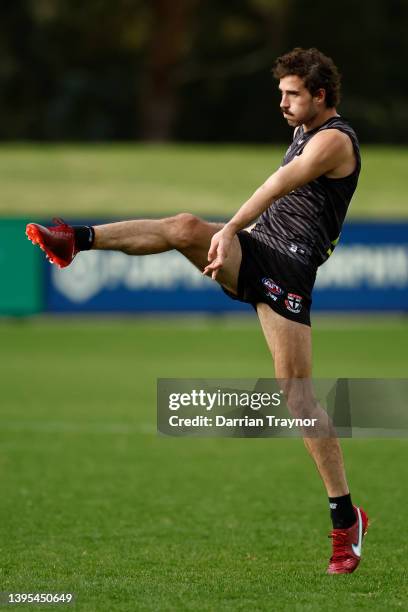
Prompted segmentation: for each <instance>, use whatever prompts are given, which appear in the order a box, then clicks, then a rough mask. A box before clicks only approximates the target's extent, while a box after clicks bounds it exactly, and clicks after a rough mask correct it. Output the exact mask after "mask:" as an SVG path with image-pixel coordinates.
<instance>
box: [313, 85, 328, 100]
mask: <svg viewBox="0 0 408 612" xmlns="http://www.w3.org/2000/svg"><path fill="white" fill-rule="evenodd" d="M313 97H314V98H316V101H317V102H319V103H320V104H322V103H324V101H325V100H326V90H325V89H324V88H323V87H321V88H320V89H318V90H317V91H316V93H315V94H314V96H313Z"/></svg>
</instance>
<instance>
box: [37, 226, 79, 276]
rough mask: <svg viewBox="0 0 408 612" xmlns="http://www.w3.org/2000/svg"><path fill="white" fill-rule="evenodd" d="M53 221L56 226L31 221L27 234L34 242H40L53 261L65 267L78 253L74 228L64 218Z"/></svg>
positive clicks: (40, 245)
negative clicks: (45, 225) (46, 225)
mask: <svg viewBox="0 0 408 612" xmlns="http://www.w3.org/2000/svg"><path fill="white" fill-rule="evenodd" d="M53 222H54V223H55V224H56V225H55V227H44V226H43V225H39V224H38V223H29V224H28V225H27V227H26V235H27V236H28V238H29V240H31V242H32V243H33V244H38V245H39V247H40V248H41V249H42V250H43V251H45V254H46V256H47V258H48V259H49V260H50V262H51V263H53V264H55V265H57V266H59V267H60V268H65V267H66V266H69V264H70V263H71V262H72V260H73V259H74V257H75V255H76V254H77V253H78V251H77V250H76V248H75V236H74V229H73V227H71V226H70V225H67V224H66V223H65V222H64V221H63V220H62V219H53Z"/></svg>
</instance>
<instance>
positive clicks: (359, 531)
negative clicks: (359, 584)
mask: <svg viewBox="0 0 408 612" xmlns="http://www.w3.org/2000/svg"><path fill="white" fill-rule="evenodd" d="M354 510H355V513H356V517H357V520H356V522H355V523H354V525H352V526H351V527H349V528H348V529H333V531H332V532H331V534H330V535H329V538H332V539H333V554H332V556H331V557H330V562H329V567H328V569H327V573H328V574H351V573H352V572H354V570H355V569H357V567H358V564H359V563H360V560H361V549H362V546H363V537H364V536H365V535H366V533H367V529H368V517H367V515H366V513H365V512H364V510H363V509H362V508H357V507H356V506H354Z"/></svg>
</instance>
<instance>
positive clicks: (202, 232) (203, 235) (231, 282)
mask: <svg viewBox="0 0 408 612" xmlns="http://www.w3.org/2000/svg"><path fill="white" fill-rule="evenodd" d="M223 226H224V224H223V223H208V222H207V221H201V220H200V221H199V223H198V225H197V228H196V231H195V232H194V241H193V244H192V245H190V246H188V247H185V248H183V249H180V252H181V253H182V254H183V255H184V256H185V257H187V259H189V260H190V261H191V263H193V264H194V265H195V266H196V267H197V268H198V269H199V270H201V272H202V271H203V270H204V268H205V267H206V265H207V264H208V250H209V248H210V244H211V239H212V237H213V236H214V234H216V233H217V232H218V231H219V230H220V229H222V227H223ZM241 260H242V251H241V245H240V243H239V238H238V236H234V239H233V241H232V244H231V249H230V252H229V254H228V257H227V259H226V261H225V264H224V266H223V268H222V269H221V270H220V271H219V272H218V274H217V282H218V283H219V284H220V285H222V286H223V287H225V288H226V289H228V291H231V292H232V293H234V294H237V292H238V275H239V269H240V267H241Z"/></svg>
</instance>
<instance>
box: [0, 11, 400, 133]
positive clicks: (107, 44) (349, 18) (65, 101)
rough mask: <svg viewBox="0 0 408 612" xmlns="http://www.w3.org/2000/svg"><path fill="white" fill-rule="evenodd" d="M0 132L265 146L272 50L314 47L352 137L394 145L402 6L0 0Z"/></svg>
mask: <svg viewBox="0 0 408 612" xmlns="http://www.w3.org/2000/svg"><path fill="white" fill-rule="evenodd" d="M0 10H1V19H0V113H1V117H2V121H1V122H0V138H3V139H16V138H17V139H37V140H38V139H51V140H69V139H81V140H98V139H105V140H106V139H132V138H144V139H147V140H168V139H170V138H176V139H178V140H201V141H241V140H242V141H258V142H267V141H271V140H272V141H277V140H286V139H287V135H288V132H287V126H286V125H285V122H283V121H282V119H281V117H280V115H279V113H278V112H277V104H278V95H277V91H276V84H275V83H274V81H273V78H272V76H271V74H270V68H271V66H272V64H273V61H274V59H275V58H276V57H277V56H278V55H279V54H281V53H283V52H285V51H287V50H289V49H290V48H292V47H294V46H304V47H308V46H316V47H318V48H321V49H322V51H324V52H326V53H328V54H329V55H332V57H333V58H334V60H335V61H336V63H337V64H338V65H339V67H340V70H341V71H342V72H343V83H344V88H343V89H344V94H343V102H342V104H341V106H340V111H341V112H342V113H344V114H345V115H346V116H348V117H349V118H350V120H351V121H352V122H353V124H355V127H356V128H357V130H358V131H359V133H360V136H361V137H362V138H363V139H364V140H366V141H373V140H374V141H382V142H407V140H408V121H407V119H408V116H407V115H408V104H407V96H408V74H407V72H406V70H405V58H406V57H407V56H408V37H407V36H406V30H407V25H408V2H407V1H406V0H370V2H368V1H366V2H365V1H363V2H360V3H355V2H354V0H343V2H342V4H341V8H338V9H333V8H330V7H329V6H328V5H327V2H326V1H325V0H315V1H314V2H313V3H312V2H310V1H309V0H229V2H219V0H173V1H172V2H171V1H170V0H115V2H112V0H87V2H83V0H2V3H1V8H0Z"/></svg>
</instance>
